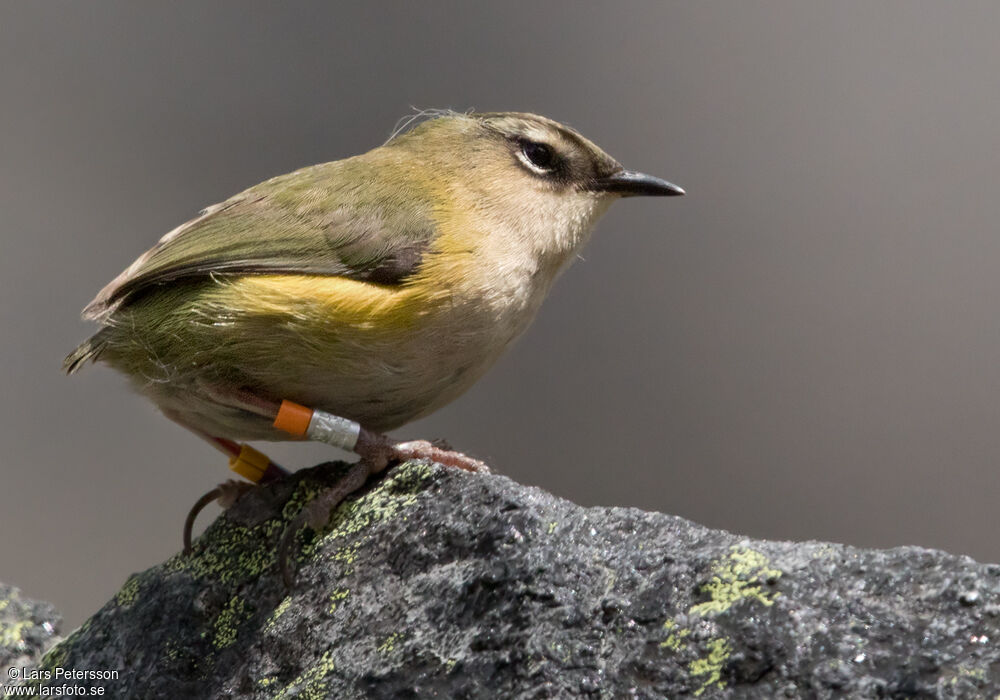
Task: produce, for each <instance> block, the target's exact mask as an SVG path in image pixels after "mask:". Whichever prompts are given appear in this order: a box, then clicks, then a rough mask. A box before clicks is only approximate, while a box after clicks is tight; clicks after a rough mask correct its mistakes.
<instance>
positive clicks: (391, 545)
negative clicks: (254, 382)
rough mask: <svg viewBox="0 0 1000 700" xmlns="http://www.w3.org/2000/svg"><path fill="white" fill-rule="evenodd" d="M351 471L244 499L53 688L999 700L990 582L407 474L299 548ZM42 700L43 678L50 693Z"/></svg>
mask: <svg viewBox="0 0 1000 700" xmlns="http://www.w3.org/2000/svg"><path fill="white" fill-rule="evenodd" d="M339 469H341V466H338V465H326V466H325V467H319V468H316V469H313V470H307V471H304V472H300V473H298V474H296V475H294V476H293V477H291V478H290V479H289V480H287V481H285V482H283V483H281V484H276V485H273V486H269V487H266V488H262V489H259V490H256V491H255V492H253V493H252V494H249V495H248V496H246V497H244V498H243V499H242V500H241V501H240V502H239V503H237V504H236V506H234V507H233V508H232V509H231V510H230V511H228V512H227V513H226V514H225V516H223V517H220V518H219V519H218V520H217V521H216V522H215V523H214V524H213V525H212V526H211V528H210V529H209V530H208V531H207V532H206V534H205V535H204V536H202V538H201V539H200V540H199V541H198V543H197V545H196V551H195V552H194V553H193V554H192V555H190V556H183V555H177V556H175V557H173V558H172V559H170V560H168V561H167V562H165V563H164V564H162V565H160V566H157V567H154V568H153V569H150V570H148V571H145V572H143V573H141V574H137V575H134V576H132V577H131V578H129V580H128V581H127V582H126V583H125V586H124V587H123V588H122V590H121V592H120V593H119V594H118V595H117V597H116V598H115V600H112V601H111V602H109V603H108V604H107V605H106V606H105V607H104V608H103V609H101V610H100V611H99V612H98V613H97V614H96V615H95V616H94V617H92V618H91V619H90V620H89V621H88V622H87V623H86V624H84V625H83V627H82V628H81V629H79V630H77V631H76V632H75V633H74V634H73V635H72V636H71V637H70V638H69V639H67V640H66V641H64V642H63V643H62V644H60V645H59V646H57V647H56V648H55V649H54V650H53V651H52V652H50V653H49V654H48V655H47V656H46V658H45V660H44V662H43V668H54V667H57V666H59V667H64V668H74V669H101V670H117V671H118V672H119V674H120V675H119V678H118V679H112V680H90V681H81V683H82V684H84V685H89V686H92V687H104V688H106V689H107V693H108V695H109V696H110V697H125V698H180V697H184V698H209V697H211V698H218V697H241V698H242V697H248V698H325V697H332V698H363V697H375V698H425V697H439V698H492V697H497V698H576V697H592V698H628V697H635V698H664V697H669V698H678V697H703V698H709V697H712V698H716V697H719V698H781V697H790V698H834V697H837V698H841V697H850V698H877V697H898V698H914V697H924V698H980V697H987V698H995V697H996V696H997V694H998V692H1000V675H998V674H1000V666H998V663H1000V646H998V644H997V642H998V640H1000V617H998V613H1000V596H998V593H1000V567H997V566H987V565H982V564H977V563H976V562H974V561H972V560H971V559H968V558H965V557H956V556H952V555H949V554H945V553H942V552H936V551H929V550H924V549H917V548H900V549H892V550H885V551H872V550H861V549H854V548H851V547H844V546H840V545H831V544H821V543H782V542H762V541H755V540H749V539H746V538H741V537H738V536H736V535H732V534H729V533H726V532H720V531H716V530H709V529H706V528H703V527H700V526H698V525H694V524H692V523H690V522H687V521H685V520H682V519H680V518H676V517H671V516H668V515H661V514H657V513H644V512H641V511H638V510H628V509H617V508H581V507H579V506H576V505H574V504H572V503H569V502H567V501H563V500H560V499H558V498H555V497H553V496H551V495H549V494H547V493H544V492H542V491H539V490H537V489H533V488H527V487H524V486H521V485H519V484H516V483H513V482H511V481H510V480H508V479H505V478H503V477H500V476H485V475H482V476H481V475H470V474H464V473H455V472H452V471H449V470H445V469H442V468H440V467H437V466H426V465H421V464H407V465H404V466H402V467H399V468H397V469H395V470H392V471H391V472H390V473H389V474H388V475H387V476H386V477H385V478H383V479H382V480H380V481H378V482H377V483H375V484H374V485H371V486H369V488H368V489H367V490H366V491H365V492H364V493H362V494H361V495H360V496H359V497H357V498H355V499H353V500H351V501H350V502H348V503H345V504H343V505H342V506H341V507H340V508H339V509H338V510H337V511H335V513H334V515H333V518H332V519H331V521H330V525H329V526H328V528H327V529H326V530H324V531H323V532H321V533H316V534H313V533H311V532H310V531H307V530H304V531H303V532H302V533H301V536H300V539H299V543H298V545H299V546H298V578H297V585H296V587H295V589H294V590H293V591H292V592H291V593H290V594H287V595H286V592H285V590H284V588H283V587H282V584H281V581H280V577H279V576H278V575H277V573H276V571H275V568H274V553H275V546H276V541H277V538H278V537H279V536H280V534H281V532H282V530H283V528H284V526H285V523H286V522H287V520H288V518H290V517H292V516H294V515H295V514H296V513H297V512H298V511H299V509H300V508H301V507H302V504H303V503H305V502H306V501H307V500H308V499H310V498H311V497H312V496H313V495H314V494H315V493H316V491H317V489H318V488H320V487H321V486H322V485H323V484H328V483H332V481H334V480H335V479H336V476H337V474H338V473H339V472H338V470H339ZM54 682H55V681H44V683H48V684H52V683H54Z"/></svg>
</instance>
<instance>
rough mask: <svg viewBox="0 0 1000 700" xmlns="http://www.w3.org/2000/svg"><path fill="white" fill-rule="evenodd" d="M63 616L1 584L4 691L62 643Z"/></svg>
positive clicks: (0, 679) (0, 643)
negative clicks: (57, 643) (46, 653)
mask: <svg viewBox="0 0 1000 700" xmlns="http://www.w3.org/2000/svg"><path fill="white" fill-rule="evenodd" d="M61 625H62V617H60V616H59V613H57V612H56V609H55V608H54V607H53V606H52V605H50V604H49V603H43V602H40V601H37V600H31V599H30V598H25V597H23V596H22V595H21V591H19V590H18V589H16V588H14V587H13V586H7V585H4V584H2V583H0V690H3V688H4V685H5V684H8V683H9V682H10V681H11V680H12V679H13V680H19V679H20V677H21V674H22V672H23V671H24V670H26V669H31V668H33V667H34V666H35V665H36V664H37V663H38V661H39V660H40V659H41V658H42V654H44V653H45V652H46V651H47V650H48V649H49V648H50V647H51V646H52V645H53V644H55V643H56V642H58V641H59V640H60V639H61V637H60V636H59V628H60V626H61Z"/></svg>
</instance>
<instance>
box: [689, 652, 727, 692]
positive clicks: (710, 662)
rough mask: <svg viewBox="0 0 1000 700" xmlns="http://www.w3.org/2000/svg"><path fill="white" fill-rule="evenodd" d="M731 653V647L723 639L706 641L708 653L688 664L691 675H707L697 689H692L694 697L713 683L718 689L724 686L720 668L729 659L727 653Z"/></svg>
mask: <svg viewBox="0 0 1000 700" xmlns="http://www.w3.org/2000/svg"><path fill="white" fill-rule="evenodd" d="M732 653H733V650H732V647H731V646H729V642H728V641H726V640H725V639H713V640H711V641H709V643H708V655H707V656H704V657H702V658H700V659H695V660H694V661H692V662H691V663H690V664H688V672H689V673H690V674H691V675H692V676H707V678H705V679H704V680H703V681H702V684H701V686H700V687H699V688H698V690H696V691H694V694H695V697H700V696H701V695H702V694H703V693H704V692H705V691H706V690H708V689H709V688H711V687H712V686H713V685H714V686H715V687H717V688H718V689H719V690H722V689H723V688H725V687H726V684H725V682H724V681H723V680H722V669H723V667H724V666H725V665H726V662H727V661H729V655H730V654H732Z"/></svg>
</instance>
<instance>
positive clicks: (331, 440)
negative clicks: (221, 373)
mask: <svg viewBox="0 0 1000 700" xmlns="http://www.w3.org/2000/svg"><path fill="white" fill-rule="evenodd" d="M201 389H202V390H203V391H204V392H205V393H206V394H207V395H209V396H210V397H211V398H212V399H213V400H215V401H217V402H218V403H220V404H223V405H225V406H229V407H233V408H240V409H242V410H245V411H248V412H250V413H254V414H256V415H259V416H262V417H265V418H268V419H271V420H273V421H274V427H275V428H277V429H279V430H282V431H284V432H286V433H288V434H289V435H292V436H294V437H297V438H300V439H302V438H304V439H306V440H314V441H317V442H325V443H327V444H330V445H334V446H335V447H340V448H342V449H346V450H350V451H353V452H355V453H356V454H358V455H360V456H361V460H360V461H359V462H358V463H357V464H354V465H353V466H352V467H351V468H350V470H349V471H348V472H347V474H346V475H344V477H342V478H341V479H340V481H339V482H337V484H335V485H334V486H333V487H331V488H329V489H327V490H326V491H324V492H323V493H321V494H320V495H319V496H317V497H316V498H314V499H313V500H312V501H311V502H310V503H309V504H308V505H307V506H306V507H304V508H303V509H302V512H301V513H299V514H298V516H296V518H295V519H294V520H293V521H292V522H291V523H289V525H288V527H286V528H285V531H284V533H283V534H282V536H281V541H280V543H279V545H278V567H279V569H280V571H281V575H282V578H283V580H284V582H285V586H286V587H287V588H291V587H292V584H293V571H292V570H291V567H290V565H289V554H290V552H291V547H292V543H293V542H294V540H295V534H296V533H297V532H298V531H299V529H301V528H302V526H303V525H308V526H309V527H310V528H311V529H313V530H318V529H320V528H321V527H323V525H325V524H326V522H327V521H329V519H330V513H331V512H332V511H333V509H334V508H336V507H337V505H339V504H340V502H341V501H343V500H344V498H346V497H347V496H349V495H350V494H352V493H353V492H355V491H357V490H358V489H359V488H361V487H362V486H363V485H364V483H365V481H366V480H367V479H368V477H369V476H371V475H373V474H378V473H379V472H381V471H383V470H384V469H385V468H386V467H388V466H389V465H390V464H398V463H400V462H405V461H407V460H411V459H427V460H431V461H434V462H437V463H439V464H442V465H444V466H446V467H452V468H454V469H461V470H463V471H469V472H489V467H487V466H486V464H485V463H484V462H481V461H479V460H478V459H473V458H472V457H469V456H467V455H464V454H462V453H461V452H455V451H453V450H450V449H445V448H444V447H441V446H438V445H435V444H433V443H431V442H428V441H427V440H411V441H407V442H394V441H393V440H392V439H391V438H389V437H388V436H386V435H383V434H381V433H376V432H373V431H371V430H366V429H365V428H362V427H361V426H360V425H359V424H358V423H356V422H354V421H352V420H348V419H346V418H341V417H340V416H335V415H333V414H331V413H327V412H325V411H321V410H314V409H310V408H307V407H305V406H301V405H299V404H296V403H293V402H291V401H282V402H281V403H280V404H277V403H274V402H272V401H269V400H267V399H263V398H261V397H259V396H256V395H255V394H253V393H251V392H248V391H245V390H242V389H235V390H233V389H222V388H219V387H215V386H203V387H201ZM168 417H169V418H171V419H172V420H174V421H176V422H178V423H180V424H181V425H183V426H184V427H186V428H188V429H189V430H191V431H193V432H194V433H196V434H198V435H199V436H201V437H202V438H204V439H206V440H208V441H209V442H210V443H211V444H212V445H214V446H215V447H216V448H218V449H220V450H222V451H223V452H225V453H226V454H228V455H229V458H230V467H231V468H233V469H234V470H235V471H237V473H240V474H242V475H244V476H246V477H247V478H249V479H251V480H252V481H256V482H257V483H261V482H263V481H265V480H267V481H271V480H274V479H277V478H281V477H282V476H284V475H285V474H287V472H286V471H285V470H284V469H281V467H279V466H278V465H276V464H274V463H273V462H271V461H270V460H269V459H268V458H267V457H266V456H265V455H262V454H261V453H259V452H257V451H256V450H254V449H253V448H251V447H250V446H249V445H239V444H237V443H235V442H233V441H232V440H227V439H225V438H217V437H213V436H211V435H208V434H207V433H205V432H204V431H201V430H199V429H198V428H195V427H193V426H191V425H189V424H188V423H186V422H185V421H184V420H183V419H181V418H180V417H179V416H178V415H176V414H173V415H170V414H168ZM258 473H259V476H260V478H257V479H254V476H256V475H257V474H258ZM250 488H251V484H246V483H241V482H235V481H229V482H226V483H224V484H220V485H219V486H217V487H216V488H214V489H212V490H211V491H209V492H208V493H206V494H205V495H204V496H202V497H201V498H199V499H198V501H197V502H196V503H195V505H194V507H193V508H192V509H191V512H190V513H188V516H187V518H186V520H185V523H184V549H185V551H189V550H190V547H191V528H192V526H193V524H194V520H195V517H197V515H198V513H199V512H200V511H201V510H202V509H203V508H204V507H205V506H206V505H208V504H209V503H211V502H212V501H215V500H218V501H219V502H220V503H221V504H223V507H228V505H231V504H232V503H234V502H235V501H236V499H238V498H239V497H240V496H241V495H242V494H243V493H245V492H246V491H247V490H249V489H250Z"/></svg>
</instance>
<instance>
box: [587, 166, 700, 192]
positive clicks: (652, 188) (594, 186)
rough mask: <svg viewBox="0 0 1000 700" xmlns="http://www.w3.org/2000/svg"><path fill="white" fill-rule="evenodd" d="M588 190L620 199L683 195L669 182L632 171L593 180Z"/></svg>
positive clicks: (680, 190) (679, 189) (621, 171)
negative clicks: (612, 194)
mask: <svg viewBox="0 0 1000 700" xmlns="http://www.w3.org/2000/svg"><path fill="white" fill-rule="evenodd" d="M588 189H589V190H591V191H592V192H609V193H614V194H617V195H620V196H622V197H678V196H680V195H682V194H684V190H683V189H681V188H680V187H678V186H677V185H675V184H673V183H671V182H667V181H666V180H661V179H660V178H658V177H653V176H652V175H644V174H643V173H637V172H634V171H632V170H619V171H618V172H616V173H612V174H611V175H605V176H604V177H602V178H598V179H596V180H593V181H591V183H590V186H589V187H588Z"/></svg>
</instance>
